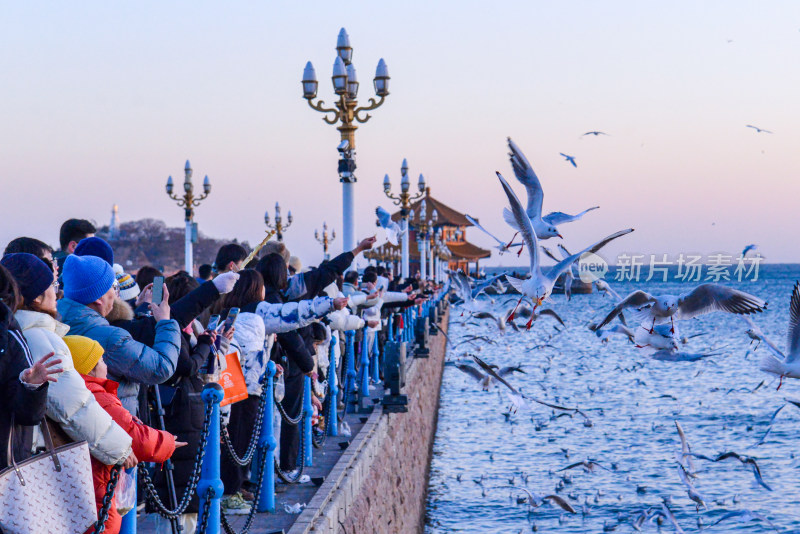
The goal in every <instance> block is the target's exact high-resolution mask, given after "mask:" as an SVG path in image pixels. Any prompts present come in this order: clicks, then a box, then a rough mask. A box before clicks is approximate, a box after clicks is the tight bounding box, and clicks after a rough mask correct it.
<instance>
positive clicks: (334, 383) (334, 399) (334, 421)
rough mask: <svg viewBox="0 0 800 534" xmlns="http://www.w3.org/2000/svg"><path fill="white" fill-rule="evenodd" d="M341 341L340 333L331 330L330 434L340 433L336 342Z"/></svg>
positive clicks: (328, 427)
mask: <svg viewBox="0 0 800 534" xmlns="http://www.w3.org/2000/svg"><path fill="white" fill-rule="evenodd" d="M337 343H339V335H338V334H336V336H334V335H333V332H331V343H330V345H329V346H328V359H329V360H330V366H329V367H328V404H329V409H328V413H327V414H325V417H327V418H328V420H327V421H326V423H325V426H326V429H327V431H328V435H329V436H338V435H339V416H338V413H337V409H336V408H337V406H336V405H337V404H338V403H339V377H338V376H336V350H334V349H335V348H336V344H337Z"/></svg>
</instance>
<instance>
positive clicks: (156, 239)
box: [97, 219, 250, 274]
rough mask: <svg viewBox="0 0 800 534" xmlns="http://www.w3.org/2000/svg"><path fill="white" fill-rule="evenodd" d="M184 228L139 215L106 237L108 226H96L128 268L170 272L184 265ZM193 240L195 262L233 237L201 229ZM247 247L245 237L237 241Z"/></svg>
mask: <svg viewBox="0 0 800 534" xmlns="http://www.w3.org/2000/svg"><path fill="white" fill-rule="evenodd" d="M185 232H186V230H185V228H169V227H167V225H166V224H165V223H164V221H159V220H157V219H141V220H139V221H128V222H124V223H121V224H120V225H119V227H118V228H117V232H116V233H117V235H116V236H114V238H113V239H109V235H108V226H103V227H102V228H100V229H98V231H97V235H98V236H99V237H102V238H103V239H105V240H107V241H108V242H109V243H110V244H111V246H112V247H113V248H114V260H115V261H116V262H117V263H119V264H120V265H122V267H123V268H124V269H125V270H126V271H128V272H132V273H133V272H136V271H137V270H138V269H139V267H141V266H143V265H152V266H154V267H157V268H159V269H161V271H163V272H164V273H165V274H172V273H174V272H175V271H179V270H181V269H183V266H184V235H185ZM198 241H199V242H198V243H195V244H194V263H195V266H196V267H197V266H200V265H202V264H203V263H213V261H214V258H215V257H216V255H217V250H219V248H220V247H221V246H222V245H225V244H227V243H238V241H237V240H236V239H213V238H211V237H207V236H205V235H203V234H202V232H201V233H199V235H198ZM240 244H241V245H242V246H243V247H244V248H246V249H247V250H248V251H249V250H250V245H248V244H247V242H246V241H244V242H242V243H240Z"/></svg>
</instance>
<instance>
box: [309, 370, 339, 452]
mask: <svg viewBox="0 0 800 534" xmlns="http://www.w3.org/2000/svg"><path fill="white" fill-rule="evenodd" d="M330 381H331V378H330V377H328V380H326V381H325V393H324V396H325V400H324V401H323V402H322V410H321V411H320V415H321V419H322V421H323V424H322V425H320V424H318V425H317V430H318V431H317V432H316V433H315V432H312V433H311V442H312V443H313V444H314V447H316V448H317V449H320V448H322V446H323V445H324V444H325V438H326V437H327V436H328V425H329V424H330V420H331V417H333V406H332V405H331V402H332V401H331V395H330V393H331V388H330ZM333 402H336V401H335V400H334V401H333Z"/></svg>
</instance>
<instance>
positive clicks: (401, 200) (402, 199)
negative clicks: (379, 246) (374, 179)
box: [383, 159, 425, 279]
mask: <svg viewBox="0 0 800 534" xmlns="http://www.w3.org/2000/svg"><path fill="white" fill-rule="evenodd" d="M410 188H411V182H410V180H409V179H408V161H407V160H406V159H403V164H402V165H401V166H400V194H398V195H394V194H392V182H391V180H390V179H389V175H388V174H387V175H385V176H384V177H383V193H384V194H385V195H386V196H387V197H388V198H389V199H390V200H391V201H392V203H393V204H394V205H395V206H400V216H401V217H402V225H401V226H402V229H403V237H402V238H401V242H400V248H401V261H400V276H401V277H402V278H406V279H407V278H408V218H409V215H410V216H411V218H412V219H413V218H414V215H413V212H412V211H410V209H409V208H410V206H411V203H412V202H413V201H415V200H417V199H418V198H422V196H423V195H424V194H425V177H424V176H423V175H422V174H420V175H419V181H418V182H417V188H418V189H419V191H418V192H417V194H415V195H411V194H410V193H409V192H408V191H409V189H410Z"/></svg>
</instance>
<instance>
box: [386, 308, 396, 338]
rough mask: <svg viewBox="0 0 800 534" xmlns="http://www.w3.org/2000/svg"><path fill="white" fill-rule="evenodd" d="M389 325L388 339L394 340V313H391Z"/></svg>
mask: <svg viewBox="0 0 800 534" xmlns="http://www.w3.org/2000/svg"><path fill="white" fill-rule="evenodd" d="M386 326H387V334H386V341H394V313H390V314H389V322H388V324H387V325H386Z"/></svg>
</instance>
